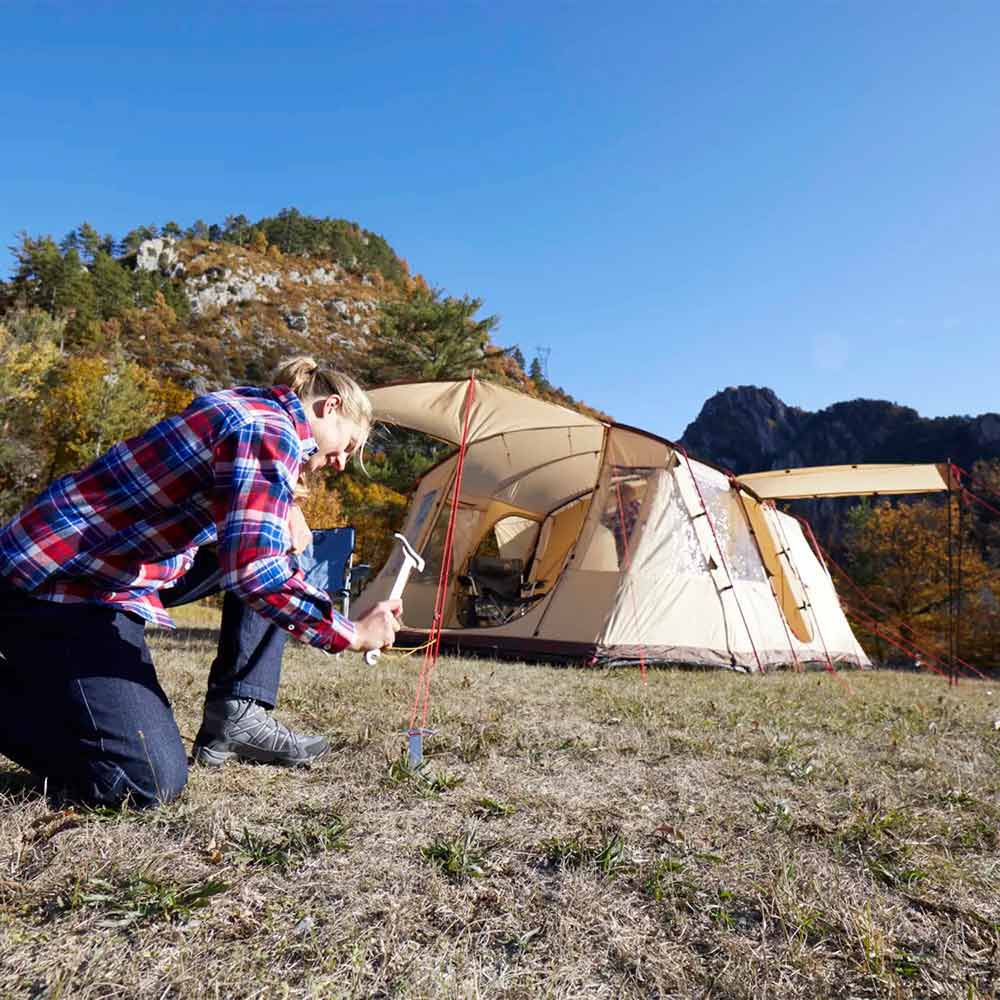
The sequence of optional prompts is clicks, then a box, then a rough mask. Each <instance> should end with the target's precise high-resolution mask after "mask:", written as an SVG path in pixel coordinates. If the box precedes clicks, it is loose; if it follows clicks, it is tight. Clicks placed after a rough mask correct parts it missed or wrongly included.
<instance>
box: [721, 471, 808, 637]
mask: <svg viewBox="0 0 1000 1000" xmlns="http://www.w3.org/2000/svg"><path fill="white" fill-rule="evenodd" d="M734 492H736V491H734ZM740 499H741V500H742V502H743V507H744V509H745V511H746V514H747V518H748V520H749V521H750V526H751V528H752V530H753V533H754V537H755V539H756V541H757V545H758V547H759V548H760V554H761V558H762V559H763V561H764V566H765V568H766V569H767V572H768V576H769V577H770V579H771V587H772V590H773V591H774V596H775V599H776V600H777V602H778V607H779V608H780V609H781V612H782V614H783V615H784V616H785V621H786V623H787V624H788V627H789V629H791V631H792V634H793V635H794V636H795V637H796V638H797V639H798V640H799V641H800V642H809V641H810V640H811V639H812V637H813V636H812V628H811V626H810V624H809V622H808V620H807V617H806V614H805V611H804V608H805V604H806V595H805V591H804V589H803V587H802V583H801V581H800V580H799V577H798V574H797V573H796V572H795V568H794V566H793V565H792V563H791V561H790V555H789V552H788V550H787V549H786V548H785V545H784V543H783V542H782V541H781V539H780V538H779V536H778V526H777V524H776V523H775V522H774V520H773V519H774V517H775V516H776V512H775V511H774V510H773V509H771V508H770V507H768V506H765V505H764V504H761V503H758V502H757V501H756V500H754V498H753V497H751V496H747V495H746V494H740Z"/></svg>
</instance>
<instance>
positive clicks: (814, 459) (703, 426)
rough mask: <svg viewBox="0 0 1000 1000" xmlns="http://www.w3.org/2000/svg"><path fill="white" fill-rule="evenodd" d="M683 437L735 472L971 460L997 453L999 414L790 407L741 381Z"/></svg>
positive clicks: (874, 404) (853, 405) (885, 406)
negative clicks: (946, 414) (951, 414)
mask: <svg viewBox="0 0 1000 1000" xmlns="http://www.w3.org/2000/svg"><path fill="white" fill-rule="evenodd" d="M681 444H683V445H684V446H685V447H686V448H687V449H688V450H689V451H691V453H692V454H693V455H696V456H698V457H700V458H704V459H707V460H708V461H710V462H713V463H715V464H717V465H721V466H724V467H725V468H728V469H731V470H732V471H733V472H736V473H742V472H758V471H762V470H764V469H785V468H793V467H795V466H802V465H843V464H850V463H854V462H941V461H944V460H946V459H948V458H950V459H952V461H955V462H957V463H958V464H960V465H964V466H966V467H969V466H971V465H972V464H973V462H975V461H976V460H977V459H979V458H997V457H1000V415H998V414H996V413H985V414H983V415H981V416H979V417H937V418H927V417H921V416H920V414H919V413H917V411H916V410H914V409H911V408H910V407H908V406H899V405H898V404H896V403H891V402H889V401H887V400H883V399H854V400H850V401H849V402H843V403H834V404H833V405H832V406H828V407H826V409H823V410H819V411H816V412H809V411H806V410H801V409H799V408H798V407H792V406H787V405H786V404H785V403H783V402H782V401H781V400H780V399H779V398H778V396H777V395H776V394H775V393H774V392H773V390H771V389H766V388H759V387H757V386H746V385H744V386H737V387H731V388H729V389H724V390H723V391H722V392H718V393H716V394H715V395H714V396H712V398H711V399H709V400H707V401H706V403H705V405H704V406H703V407H702V409H701V413H699V414H698V417H697V419H696V420H694V421H693V422H692V423H690V424H689V425H688V427H687V429H686V430H685V431H684V435H683V437H682V438H681Z"/></svg>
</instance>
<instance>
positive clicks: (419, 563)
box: [394, 531, 424, 573]
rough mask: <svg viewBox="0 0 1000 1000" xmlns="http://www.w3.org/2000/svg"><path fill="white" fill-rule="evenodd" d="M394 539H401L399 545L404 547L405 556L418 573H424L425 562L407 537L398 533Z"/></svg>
mask: <svg viewBox="0 0 1000 1000" xmlns="http://www.w3.org/2000/svg"><path fill="white" fill-rule="evenodd" d="M394 537H396V538H398V539H399V544H400V545H402V547H403V555H404V556H405V557H406V558H407V559H408V560H409V561H410V562H412V563H413V565H414V567H415V568H416V570H417V572H418V573H422V572H423V571H424V561H423V559H422V558H421V557H420V556H419V555H418V554H417V550H416V549H415V548H414V547H413V546H412V545H411V544H410V542H409V539H407V537H406V535H402V534H400V533H399V532H398V531H397V532H396V534H395V536H394Z"/></svg>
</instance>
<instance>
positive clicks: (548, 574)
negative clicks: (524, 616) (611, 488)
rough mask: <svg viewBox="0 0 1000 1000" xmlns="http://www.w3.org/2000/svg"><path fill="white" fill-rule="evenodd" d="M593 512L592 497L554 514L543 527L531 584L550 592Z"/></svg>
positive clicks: (574, 502)
mask: <svg viewBox="0 0 1000 1000" xmlns="http://www.w3.org/2000/svg"><path fill="white" fill-rule="evenodd" d="M589 508H590V497H589V496H587V497H581V498H580V499H579V500H574V501H572V502H571V503H569V504H567V505H566V506H565V507H562V508H561V509H560V510H557V511H554V512H553V513H552V514H550V515H549V516H548V517H547V518H546V519H545V522H544V524H543V525H542V531H541V534H540V535H539V538H538V546H537V548H536V549H535V559H534V562H533V563H532V566H531V572H530V574H529V577H528V580H529V582H531V583H537V584H539V585H542V586H545V587H546V588H548V589H551V587H552V585H553V584H554V583H555V581H556V577H557V576H558V574H559V570H560V569H561V568H562V565H563V563H564V562H565V560H566V557H567V556H568V555H569V551H570V549H571V548H572V547H573V544H574V543H575V542H576V539H577V536H578V535H579V534H580V528H581V526H582V525H583V520H584V518H585V517H586V516H587V511H588V510H589Z"/></svg>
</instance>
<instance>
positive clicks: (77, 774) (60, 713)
mask: <svg viewBox="0 0 1000 1000" xmlns="http://www.w3.org/2000/svg"><path fill="white" fill-rule="evenodd" d="M213 574H214V579H213ZM217 580H218V567H217V564H216V563H215V562H214V556H213V555H212V553H211V552H210V550H202V551H201V552H199V558H198V559H197V560H196V561H195V565H194V566H193V567H192V569H191V571H190V573H188V574H187V576H185V577H184V578H183V580H181V581H180V582H179V584H178V585H177V586H176V587H174V588H172V590H168V591H164V592H163V594H162V597H163V602H164V604H165V605H166V606H168V607H174V606H176V605H178V604H183V603H185V602H186V601H190V600H194V599H196V598H197V597H199V596H203V595H204V594H205V593H211V592H212V590H213V587H214V588H215V589H216V590H217V589H218V587H217ZM286 639H287V633H285V631H284V630H283V629H280V628H278V627H277V626H274V625H271V624H270V623H269V622H268V621H267V620H266V619H264V618H262V617H261V616H260V615H258V614H257V613H256V612H254V611H253V610H251V609H250V608H248V607H246V605H244V604H242V603H241V602H240V601H239V600H237V599H236V598H235V597H233V596H232V595H230V594H227V595H226V596H225V599H224V604H223V613H222V629H221V635H220V637H219V646H218V653H217V656H216V658H215V661H214V662H213V664H212V667H211V670H210V672H209V683H208V697H209V698H216V697H240V698H254V699H256V700H258V701H261V702H263V703H264V704H266V705H268V706H269V707H273V706H274V704H275V702H276V700H277V691H278V683H279V680H280V677H281V656H282V652H283V650H284V644H285V641H286ZM0 754H2V755H3V756H6V757H9V758H10V759H11V760H13V761H15V762H16V763H18V764H20V765H21V766H22V767H24V768H27V770H29V771H31V772H32V773H34V774H35V775H37V776H38V777H40V778H43V779H45V780H46V782H47V785H48V789H49V791H50V792H51V793H52V794H53V795H54V796H55V797H57V798H62V799H66V800H69V801H75V802H81V803H85V804H90V805H112V806H115V805H119V804H121V803H122V802H124V801H125V800H126V799H128V800H130V801H131V802H132V804H133V805H135V806H139V807H143V806H152V805H157V804H159V803H161V802H169V801H170V800H171V799H174V798H176V797H177V796H178V795H180V793H181V791H182V790H183V788H184V785H185V783H186V782H187V768H188V763H187V753H186V751H185V749H184V745H183V743H182V741H181V736H180V733H179V732H178V729H177V723H176V722H175V721H174V716H173V712H172V711H171V709H170V703H169V701H168V700H167V696H166V695H165V694H164V692H163V688H162V687H160V684H159V681H158V680H157V678H156V671H155V669H154V667H153V662H152V659H151V657H150V654H149V649H148V648H147V646H146V640H145V622H144V621H143V620H142V619H141V618H139V617H137V616H135V615H132V614H126V613H122V612H120V611H115V610H114V609H112V608H107V607H103V606H101V605H97V604H57V603H54V602H52V601H42V600H37V599H35V598H32V597H29V596H27V595H26V594H23V593H22V592H20V591H18V590H15V589H13V588H11V587H10V586H8V585H7V584H5V583H4V582H3V581H2V580H0Z"/></svg>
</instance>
